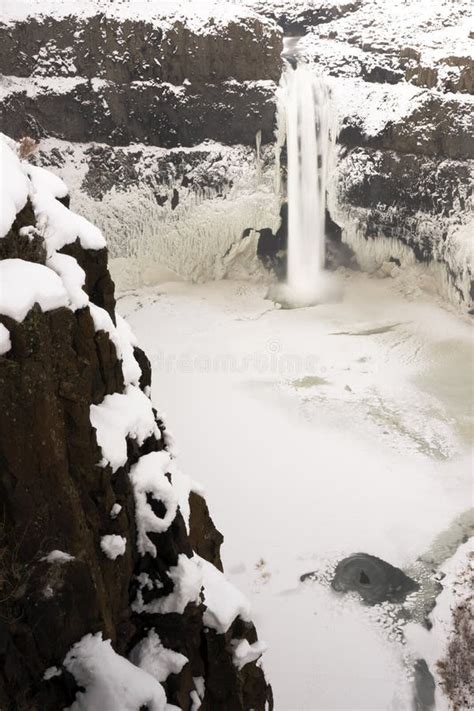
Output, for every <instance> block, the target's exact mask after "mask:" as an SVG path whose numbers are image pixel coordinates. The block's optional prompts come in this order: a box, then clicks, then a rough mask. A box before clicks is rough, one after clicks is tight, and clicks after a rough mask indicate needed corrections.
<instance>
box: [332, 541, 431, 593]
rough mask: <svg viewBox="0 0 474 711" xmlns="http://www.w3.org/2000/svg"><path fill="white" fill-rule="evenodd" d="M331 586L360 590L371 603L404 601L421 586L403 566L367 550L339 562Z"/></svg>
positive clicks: (338, 588) (339, 590)
mask: <svg viewBox="0 0 474 711" xmlns="http://www.w3.org/2000/svg"><path fill="white" fill-rule="evenodd" d="M331 586H332V587H333V589H334V590H336V592H357V593H359V595H360V596H361V598H362V599H363V600H364V602H366V603H367V604H369V605H376V604H378V603H380V602H403V601H404V600H405V598H406V597H407V595H409V594H410V593H412V592H414V591H415V590H418V589H419V585H418V583H416V582H415V581H414V580H412V579H411V578H409V577H408V576H407V575H405V573H404V572H403V571H402V570H400V569H399V568H395V567H394V566H393V565H390V563H386V562H385V561H384V560H381V559H380V558H376V557H375V556H373V555H368V554H367V553H355V554H354V555H351V556H349V557H348V558H344V560H341V561H340V563H338V564H337V567H336V570H335V572H334V577H333V579H332V581H331Z"/></svg>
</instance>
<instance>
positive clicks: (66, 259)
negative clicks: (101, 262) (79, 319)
mask: <svg viewBox="0 0 474 711" xmlns="http://www.w3.org/2000/svg"><path fill="white" fill-rule="evenodd" d="M46 266H48V267H49V268H50V269H52V270H53V271H54V272H56V274H58V275H59V276H60V277H61V279H62V282H63V286H64V288H65V289H66V291H67V294H68V297H69V305H70V307H71V308H72V309H73V311H77V310H78V309H83V308H85V307H86V306H87V305H88V303H89V297H88V296H87V294H86V292H85V291H84V290H83V288H82V287H83V286H84V284H85V283H86V274H85V272H84V270H83V269H82V267H80V266H79V264H78V263H77V261H76V259H74V257H70V256H69V255H67V254H59V253H58V252H54V254H52V255H51V256H50V257H49V258H48V260H47V262H46Z"/></svg>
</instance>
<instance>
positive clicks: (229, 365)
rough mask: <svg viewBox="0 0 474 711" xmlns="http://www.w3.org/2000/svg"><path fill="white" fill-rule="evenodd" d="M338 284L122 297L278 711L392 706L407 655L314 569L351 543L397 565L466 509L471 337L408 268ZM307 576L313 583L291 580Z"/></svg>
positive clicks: (408, 690) (349, 276) (402, 697)
mask: <svg viewBox="0 0 474 711" xmlns="http://www.w3.org/2000/svg"><path fill="white" fill-rule="evenodd" d="M334 279H335V281H336V284H337V285H338V287H339V288H340V290H341V298H340V300H339V301H338V302H336V303H331V304H325V305H323V306H320V307H314V308H306V309H297V310H282V309H277V308H275V306H274V304H273V303H272V302H271V301H268V300H266V299H265V298H264V296H265V293H266V288H265V286H263V285H252V284H249V283H245V282H232V281H222V282H215V283H209V284H205V285H201V284H187V283H183V282H174V283H171V282H170V283H168V284H162V285H160V287H159V288H148V289H141V290H138V291H137V292H136V293H135V294H133V295H128V296H124V297H123V298H121V299H120V301H119V307H120V310H121V313H122V314H123V315H124V317H125V318H126V319H127V320H128V321H129V322H130V324H131V326H132V328H133V330H134V332H135V333H136V334H137V336H138V338H139V341H140V343H141V345H142V347H143V348H144V349H145V351H146V352H147V354H148V355H149V357H150V359H151V361H152V363H154V380H153V388H152V392H153V397H154V398H155V402H156V403H159V411H160V413H161V412H162V411H166V412H167V418H166V419H167V426H169V427H170V428H171V430H172V431H173V433H174V434H175V435H176V438H177V441H178V442H179V445H180V453H179V456H178V457H177V463H178V465H179V466H180V468H182V470H183V471H186V472H190V473H191V475H192V476H193V477H196V478H198V479H199V480H200V481H202V482H203V485H204V486H205V488H206V494H207V503H208V505H209V509H210V511H211V514H212V516H213V519H214V522H215V524H216V526H217V527H218V528H219V529H220V530H222V531H224V532H225V542H224V545H223V547H222V558H223V562H224V568H225V571H226V576H227V577H228V579H229V581H230V582H232V583H233V584H235V585H236V586H237V587H238V588H240V589H241V590H242V592H243V594H244V595H245V596H246V598H248V600H249V602H250V603H251V606H252V620H253V621H254V622H255V625H256V627H257V630H258V633H259V636H260V637H261V638H262V639H264V640H265V641H266V642H267V643H268V651H267V652H266V653H265V655H264V660H263V661H264V666H265V670H266V672H267V674H268V677H269V679H270V681H271V683H272V686H273V691H274V695H275V701H276V709H290V708H297V709H298V710H301V711H310V710H311V711H312V710H313V709H315V708H316V709H328V711H329V710H331V709H334V710H335V709H341V708H345V709H348V708H350V709H364V711H366V710H367V711H369V709H371V710H372V711H406V709H409V708H411V707H412V701H413V698H412V681H411V676H410V675H411V668H410V666H409V664H407V659H406V655H407V652H408V651H409V650H407V649H406V645H402V644H401V643H400V642H399V641H397V639H390V638H389V635H388V634H387V632H386V631H385V629H384V627H383V622H384V620H385V618H384V614H385V613H384V611H383V610H380V611H378V613H379V616H380V617H381V620H382V621H381V622H377V620H376V619H375V616H371V615H369V614H367V610H366V609H365V608H364V607H363V606H361V605H360V603H359V602H357V601H353V600H351V599H349V597H347V598H346V597H340V596H338V595H336V594H335V593H334V592H332V590H331V589H330V586H329V584H328V580H330V577H331V570H332V569H333V567H334V565H335V564H336V563H337V562H338V561H339V560H341V559H342V558H343V557H345V556H347V555H350V554H351V553H354V552H357V551H363V552H367V553H369V554H373V555H376V556H379V557H381V558H382V559H384V560H386V561H388V562H389V563H391V564H392V565H396V566H399V567H402V568H403V569H408V568H409V567H410V566H411V565H412V564H413V563H414V562H415V561H416V560H417V559H418V558H419V557H420V556H422V555H423V554H424V553H425V551H427V550H428V549H430V548H431V546H432V544H433V541H435V540H436V538H437V537H438V535H439V533H440V532H442V531H447V530H449V529H450V527H451V525H452V522H453V521H454V520H455V519H456V518H457V517H458V516H459V514H461V513H462V512H463V511H464V510H465V508H466V505H467V504H466V502H469V500H470V496H471V488H472V393H473V389H474V383H473V373H472V331H471V325H470V322H469V321H468V320H467V319H466V318H465V317H462V316H459V314H457V313H454V312H452V311H451V310H450V308H449V307H448V306H447V305H446V304H445V303H443V302H441V301H440V300H439V299H438V298H437V297H436V296H435V295H433V294H432V293H427V292H425V291H424V290H423V289H424V281H425V280H426V274H425V272H424V271H423V270H422V269H421V268H420V267H419V265H412V266H411V267H410V268H409V269H408V270H407V272H406V274H405V275H404V274H401V275H398V276H396V277H395V278H389V279H379V278H377V277H376V276H375V275H374V276H373V277H372V276H369V275H366V274H361V273H359V274H357V273H349V272H344V271H343V270H342V271H341V272H339V273H337V274H335V275H334ZM150 323H156V324H159V329H156V330H154V329H150ZM336 334H338V335H336ZM364 334H365V335H364ZM184 363H185V364H186V367H183V364H184ZM346 386H347V388H346ZM229 403H231V405H229ZM196 423H199V426H197V425H196ZM203 431H205V432H207V433H208V436H207V437H206V438H203V436H202V432H203ZM242 433H244V435H245V447H243V446H242V437H241V435H242ZM242 436H243V435H242ZM223 472H225V476H224V475H223ZM262 502H264V503H263V508H262ZM189 562H190V563H191V561H189ZM313 570H315V571H316V572H317V574H318V575H320V578H321V580H320V582H317V581H316V582H313V583H312V582H307V583H300V582H299V576H300V575H302V574H303V573H307V572H309V571H313ZM327 570H329V573H326V571H327ZM325 581H326V582H325ZM196 587H198V584H197V585H196ZM282 669H284V670H285V673H284V674H282V672H281V670H282Z"/></svg>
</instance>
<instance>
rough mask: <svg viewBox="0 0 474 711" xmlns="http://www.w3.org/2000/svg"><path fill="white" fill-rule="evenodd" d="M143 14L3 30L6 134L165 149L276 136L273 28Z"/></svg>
mask: <svg viewBox="0 0 474 711" xmlns="http://www.w3.org/2000/svg"><path fill="white" fill-rule="evenodd" d="M117 5H118V3H117ZM32 10H33V8H32ZM142 14H143V18H138V19H137V17H136V13H135V12H134V11H133V7H131V8H130V11H129V12H128V13H125V14H124V15H121V13H120V7H117V6H114V4H112V3H109V4H108V5H105V6H104V5H103V6H102V7H101V6H100V5H99V6H97V8H96V9H95V10H94V9H91V10H90V11H89V12H88V11H86V10H84V11H83V12H82V11H81V10H80V9H79V10H78V11H77V12H75V11H74V9H72V11H71V8H69V10H68V9H67V8H64V9H63V8H62V6H58V10H57V12H56V14H54V15H52V16H47V15H46V16H43V15H41V14H37V15H35V14H34V12H32V14H31V15H28V13H26V15H25V16H22V15H21V14H20V15H19V16H18V17H17V18H16V21H13V20H11V21H9V20H8V19H7V18H5V20H4V21H3V22H0V47H1V50H0V72H1V73H2V74H3V75H4V76H5V77H7V79H5V80H4V81H3V92H2V93H3V97H2V107H1V114H0V121H1V122H2V125H3V130H4V131H6V132H8V133H9V134H10V135H13V136H14V137H15V138H20V137H21V136H23V135H33V136H34V137H35V138H40V137H44V136H54V137H56V138H60V139H64V140H67V141H82V142H84V141H96V142H99V143H100V142H105V143H109V144H112V145H126V144H129V143H137V142H144V143H146V144H148V145H155V146H165V147H173V146H178V145H187V146H189V145H196V144H198V143H200V142H202V141H203V140H205V139H212V140H217V141H223V142H225V143H231V144H232V143H242V144H247V145H248V144H250V145H253V144H254V143H255V135H256V133H257V132H258V131H260V132H261V135H262V139H263V141H264V142H265V141H267V142H268V141H270V140H271V139H272V136H273V122H274V111H275V107H274V92H275V82H278V80H279V77H280V73H281V56H280V55H281V50H282V33H281V30H280V29H279V28H278V27H277V25H276V23H274V22H271V21H270V20H267V19H266V18H264V17H259V16H258V15H256V14H255V13H252V12H251V11H250V10H249V11H246V10H245V9H244V8H242V9H241V10H239V11H234V12H233V13H226V12H225V11H224V12H223V13H222V16H221V17H217V19H212V18H208V17H206V16H204V17H200V16H199V12H198V13H197V17H194V18H193V17H191V16H188V17H186V16H183V17H181V16H180V13H179V11H175V12H172V10H171V9H170V8H168V10H167V11H166V10H164V11H163V10H162V11H160V9H159V7H158V8H156V7H155V8H153V5H152V4H149V5H148V8H147V7H146V6H143V7H142Z"/></svg>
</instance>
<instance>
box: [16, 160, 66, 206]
mask: <svg viewBox="0 0 474 711" xmlns="http://www.w3.org/2000/svg"><path fill="white" fill-rule="evenodd" d="M25 170H26V173H27V174H28V177H29V178H30V180H31V183H32V185H33V189H34V190H36V191H43V190H44V191H46V192H47V193H49V194H50V195H51V196H52V197H54V198H64V197H66V195H67V194H68V189H67V185H66V183H65V182H64V180H61V178H60V177H59V176H58V175H54V173H51V171H50V170H45V169H44V168H40V167H38V166H36V165H30V164H27V165H26V166H25Z"/></svg>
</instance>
